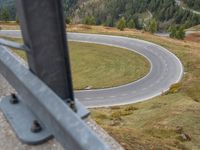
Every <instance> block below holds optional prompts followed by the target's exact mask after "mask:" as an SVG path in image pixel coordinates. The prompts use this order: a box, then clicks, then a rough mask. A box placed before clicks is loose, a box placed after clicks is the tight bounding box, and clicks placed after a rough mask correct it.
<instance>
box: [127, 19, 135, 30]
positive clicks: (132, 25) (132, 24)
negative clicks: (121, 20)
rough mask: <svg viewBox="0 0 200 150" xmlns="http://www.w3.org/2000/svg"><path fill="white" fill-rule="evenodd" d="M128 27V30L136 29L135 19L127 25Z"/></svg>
mask: <svg viewBox="0 0 200 150" xmlns="http://www.w3.org/2000/svg"><path fill="white" fill-rule="evenodd" d="M127 27H128V28H131V29H132V28H135V22H134V20H133V19H130V20H129V21H128V23H127Z"/></svg>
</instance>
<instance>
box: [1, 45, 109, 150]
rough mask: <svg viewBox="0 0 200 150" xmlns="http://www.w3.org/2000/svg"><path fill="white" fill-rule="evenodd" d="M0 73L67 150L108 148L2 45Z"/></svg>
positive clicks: (107, 149) (99, 149)
mask: <svg viewBox="0 0 200 150" xmlns="http://www.w3.org/2000/svg"><path fill="white" fill-rule="evenodd" d="M0 71H1V74H2V75H3V76H4V77H5V78H6V79H7V81H8V82H9V83H10V84H11V85H12V86H13V87H14V88H15V89H16V91H17V93H18V95H20V97H21V99H20V100H22V101H23V103H24V104H25V105H26V106H27V107H28V108H29V109H30V110H31V111H32V112H34V114H35V115H36V116H37V118H38V120H40V121H42V123H43V124H44V125H45V127H46V128H47V130H48V131H49V132H50V133H51V134H52V135H53V136H54V137H55V138H56V139H57V140H58V141H59V142H60V143H61V144H62V145H63V147H64V148H65V149H66V150H109V149H110V148H109V147H108V146H107V145H105V144H104V143H103V142H102V141H101V140H100V139H99V138H98V137H97V136H96V135H95V134H94V133H93V132H92V131H91V130H90V129H89V128H88V127H87V126H86V125H85V123H84V122H83V121H82V120H81V119H80V117H79V116H78V115H77V114H76V113H74V111H72V110H71V108H70V107H69V106H68V105H66V103H65V102H64V101H62V100H61V99H60V97H59V96H57V95H56V94H55V93H54V92H53V91H52V90H51V89H50V88H49V87H48V86H47V85H46V84H45V83H44V82H42V81H41V80H40V79H39V78H38V77H37V76H35V75H34V74H33V73H32V72H31V71H29V69H28V68H27V67H25V66H24V65H23V64H22V63H21V62H20V60H19V59H18V58H17V57H16V56H14V55H13V54H12V53H11V52H10V51H9V50H8V49H7V48H6V47H2V46H1V47H0ZM11 119H12V118H11Z"/></svg>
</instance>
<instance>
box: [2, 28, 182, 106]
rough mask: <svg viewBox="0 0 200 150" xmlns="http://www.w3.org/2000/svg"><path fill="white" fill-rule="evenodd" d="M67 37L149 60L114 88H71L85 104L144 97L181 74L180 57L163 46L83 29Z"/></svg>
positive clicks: (166, 86)
mask: <svg viewBox="0 0 200 150" xmlns="http://www.w3.org/2000/svg"><path fill="white" fill-rule="evenodd" d="M0 35H5V36H11V37H21V34H20V31H5V30H4V31H0ZM68 39H69V40H70V41H80V42H87V43H97V44H103V45H110V46H115V47H120V48H125V49H128V50H130V51H133V52H136V53H138V54H140V55H142V56H144V57H145V58H146V59H148V60H149V62H150V64H151V70H150V72H149V73H148V74H147V75H146V76H145V77H143V78H142V79H140V80H138V81H136V82H132V83H129V84H126V85H123V86H119V87H114V88H107V89H99V90H82V91H75V96H76V98H78V99H79V100H80V101H81V102H82V103H83V104H84V105H86V106H87V107H89V108H92V107H106V106H114V105H124V104H130V103H135V102H139V101H144V100H148V99H150V98H153V97H155V96H158V95H160V94H162V93H163V92H165V91H167V90H168V89H169V87H170V86H171V85H172V84H174V83H177V82H179V81H180V80H181V78H182V75H183V66H182V64H181V62H180V60H179V59H178V58H177V57H176V56H175V55H174V54H172V53H171V52H169V51H168V50H167V49H165V48H163V47H161V46H158V45H156V44H153V43H150V42H146V41H143V40H138V39H133V38H127V37H121V36H109V35H98V34H83V33H68ZM97 69H98V68H97Z"/></svg>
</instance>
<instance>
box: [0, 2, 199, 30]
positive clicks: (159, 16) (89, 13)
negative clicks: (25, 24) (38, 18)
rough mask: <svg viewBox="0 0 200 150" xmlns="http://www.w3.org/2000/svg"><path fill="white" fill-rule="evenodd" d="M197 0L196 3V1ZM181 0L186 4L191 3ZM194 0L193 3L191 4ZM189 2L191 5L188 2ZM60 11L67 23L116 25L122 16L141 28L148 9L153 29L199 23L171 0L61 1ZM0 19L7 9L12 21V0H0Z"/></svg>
mask: <svg viewBox="0 0 200 150" xmlns="http://www.w3.org/2000/svg"><path fill="white" fill-rule="evenodd" d="M196 1H197V2H196ZM199 1H200V0H195V1H193V3H191V1H189V0H184V2H185V3H188V5H191V6H192V5H195V7H196V4H198V3H199ZM194 2H195V4H194ZM190 3H191V4H190ZM64 11H65V16H66V20H67V22H68V23H69V22H73V23H86V24H97V25H100V24H102V25H106V26H111V27H112V26H117V24H118V22H119V20H120V19H121V18H124V20H125V23H126V26H127V27H128V26H129V25H130V26H131V27H134V28H137V29H142V28H145V26H144V25H145V24H150V23H151V20H149V21H148V22H145V20H144V19H143V18H141V14H144V13H145V12H147V11H148V12H151V13H152V14H153V18H152V19H153V20H155V21H156V24H157V26H158V27H157V29H158V30H160V31H166V30H168V29H169V27H170V26H171V25H181V26H183V28H189V27H192V26H195V25H197V24H200V15H197V14H194V13H192V12H190V11H189V10H184V9H182V8H181V7H180V6H178V5H177V3H176V2H175V0H65V1H64ZM0 12H1V13H0V19H1V20H5V18H7V17H5V14H6V15H8V14H7V12H9V15H8V16H9V19H8V20H15V19H16V14H15V1H14V0H0Z"/></svg>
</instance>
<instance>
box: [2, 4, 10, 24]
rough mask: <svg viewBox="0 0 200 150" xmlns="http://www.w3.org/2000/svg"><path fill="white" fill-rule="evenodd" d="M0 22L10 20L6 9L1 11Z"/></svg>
mask: <svg viewBox="0 0 200 150" xmlns="http://www.w3.org/2000/svg"><path fill="white" fill-rule="evenodd" d="M1 20H3V21H9V20H10V13H9V11H8V9H7V8H6V7H4V8H2V9H1Z"/></svg>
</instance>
